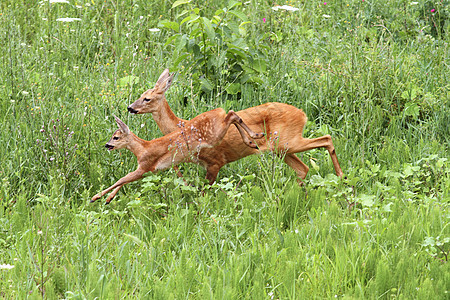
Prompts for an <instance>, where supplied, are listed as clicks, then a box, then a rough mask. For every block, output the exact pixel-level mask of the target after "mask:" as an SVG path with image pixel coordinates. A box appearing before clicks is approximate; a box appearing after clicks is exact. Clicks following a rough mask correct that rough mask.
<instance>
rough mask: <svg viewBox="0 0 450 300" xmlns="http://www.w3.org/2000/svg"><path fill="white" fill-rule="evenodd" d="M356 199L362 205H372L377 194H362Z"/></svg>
mask: <svg viewBox="0 0 450 300" xmlns="http://www.w3.org/2000/svg"><path fill="white" fill-rule="evenodd" d="M355 201H356V202H358V203H361V205H362V206H366V207H372V206H373V205H374V204H375V196H374V195H366V194H362V195H360V196H359V197H357V198H356V199H355Z"/></svg>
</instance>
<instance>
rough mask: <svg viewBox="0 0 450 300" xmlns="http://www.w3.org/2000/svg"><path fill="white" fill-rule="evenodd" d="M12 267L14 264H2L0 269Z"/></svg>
mask: <svg viewBox="0 0 450 300" xmlns="http://www.w3.org/2000/svg"><path fill="white" fill-rule="evenodd" d="M12 268H14V266H13V265H10V264H1V265H0V269H5V270H11V269H12Z"/></svg>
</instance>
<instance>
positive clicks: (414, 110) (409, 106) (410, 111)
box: [404, 102, 420, 118]
mask: <svg viewBox="0 0 450 300" xmlns="http://www.w3.org/2000/svg"><path fill="white" fill-rule="evenodd" d="M404 112H405V115H406V116H411V117H413V118H417V117H418V116H419V113H420V107H419V106H418V105H417V104H415V103H411V102H408V103H406V104H405V109H404Z"/></svg>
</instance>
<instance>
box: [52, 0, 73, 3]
mask: <svg viewBox="0 0 450 300" xmlns="http://www.w3.org/2000/svg"><path fill="white" fill-rule="evenodd" d="M49 2H50V3H68V4H69V3H70V2H69V1H67V0H49Z"/></svg>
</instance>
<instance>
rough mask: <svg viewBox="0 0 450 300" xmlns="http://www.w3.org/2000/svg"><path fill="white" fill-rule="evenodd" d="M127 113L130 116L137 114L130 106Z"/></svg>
mask: <svg viewBox="0 0 450 300" xmlns="http://www.w3.org/2000/svg"><path fill="white" fill-rule="evenodd" d="M128 112H129V113H130V114H137V113H138V111H137V110H135V109H134V108H132V107H131V106H128Z"/></svg>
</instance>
